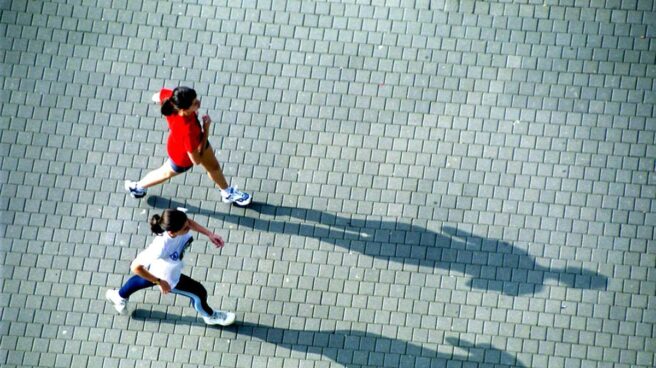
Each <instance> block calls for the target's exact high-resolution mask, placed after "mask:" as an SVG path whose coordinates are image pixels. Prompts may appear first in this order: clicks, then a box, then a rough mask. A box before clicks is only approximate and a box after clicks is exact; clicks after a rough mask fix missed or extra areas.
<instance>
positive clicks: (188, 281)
mask: <svg viewBox="0 0 656 368" xmlns="http://www.w3.org/2000/svg"><path fill="white" fill-rule="evenodd" d="M153 286H155V284H153V283H152V282H150V281H148V280H146V279H144V278H143V277H141V276H138V275H134V276H132V277H130V279H129V280H128V281H127V282H126V283H125V284H124V285H123V287H122V288H121V289H120V290H119V291H118V295H120V296H121V298H123V299H128V298H130V295H132V294H134V293H135V292H137V291H139V290H142V289H146V288H149V287H153ZM171 292H172V293H174V294H179V295H183V296H186V297H187V298H189V299H191V305H193V306H194V309H195V310H196V311H197V312H198V313H200V314H201V315H203V316H204V317H209V316H211V315H212V313H214V310H213V309H212V308H211V307H210V306H209V305H208V304H207V290H205V287H203V285H201V283H200V282H198V281H196V280H194V279H192V278H191V277H189V276H187V275H180V281H178V284H177V285H175V288H174V289H172V290H171Z"/></svg>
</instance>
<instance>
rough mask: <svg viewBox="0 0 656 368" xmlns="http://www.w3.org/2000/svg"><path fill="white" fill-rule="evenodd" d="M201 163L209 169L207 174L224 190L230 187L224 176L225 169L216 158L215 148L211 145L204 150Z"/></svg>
mask: <svg viewBox="0 0 656 368" xmlns="http://www.w3.org/2000/svg"><path fill="white" fill-rule="evenodd" d="M200 164H201V165H203V167H204V168H205V170H207V176H209V177H210V179H212V181H213V182H214V183H216V185H217V186H218V187H219V188H221V189H222V190H225V189H228V182H227V181H226V178H225V176H223V170H221V165H219V161H217V160H216V156H215V155H214V149H213V148H212V146H211V145H210V146H209V147H207V148H206V149H205V150H203V153H202V155H201V157H200Z"/></svg>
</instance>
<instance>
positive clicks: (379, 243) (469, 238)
mask: <svg viewBox="0 0 656 368" xmlns="http://www.w3.org/2000/svg"><path fill="white" fill-rule="evenodd" d="M148 204H149V205H150V206H152V207H155V208H175V207H185V208H187V210H188V211H189V212H191V213H195V214H202V215H206V216H208V217H212V218H215V219H218V220H222V221H224V222H227V223H232V224H236V225H239V226H241V227H245V228H249V229H253V230H259V231H266V232H274V233H279V234H286V235H297V236H305V237H310V238H315V239H318V240H320V241H322V242H326V243H329V244H333V245H335V246H338V247H341V248H344V249H346V250H349V251H354V252H359V253H361V254H365V255H367V256H370V257H373V258H376V259H383V260H386V261H390V262H399V263H403V264H412V265H417V266H423V267H430V268H434V269H435V268H438V269H443V270H447V271H449V270H450V271H456V272H459V273H462V274H465V275H468V276H469V277H471V279H470V280H469V281H468V285H469V286H470V287H472V288H474V289H482V290H489V291H496V292H500V293H503V294H506V295H510V296H519V295H531V294H535V293H538V292H540V291H541V290H542V289H543V288H544V286H545V282H546V281H547V280H555V281H557V282H559V283H561V284H564V285H566V286H568V287H574V288H579V289H599V290H604V289H605V288H606V286H607V284H608V278H607V277H606V276H605V275H603V274H599V273H597V272H595V271H591V270H587V269H584V268H577V267H563V268H557V267H547V266H542V265H539V264H537V262H536V261H535V258H534V257H533V256H531V255H530V254H528V252H526V251H525V250H524V249H521V248H519V247H516V246H514V245H513V244H511V243H509V242H506V241H503V240H498V239H489V238H484V237H480V236H478V235H475V234H472V233H469V232H466V231H463V230H459V229H456V228H454V227H450V226H443V227H441V229H439V230H432V229H426V228H423V227H420V226H416V225H412V224H407V223H404V222H397V221H383V220H370V219H355V218H347V217H341V216H337V215H334V214H332V213H329V212H325V211H319V210H315V209H310V208H294V207H285V206H274V205H269V204H266V203H252V204H251V205H250V206H249V207H248V208H247V209H245V210H243V211H244V212H243V214H239V215H236V214H228V213H222V212H213V211H208V210H204V209H201V208H199V207H196V206H193V205H190V204H185V203H181V202H177V201H174V200H170V199H166V198H162V197H158V196H151V197H149V198H148ZM237 211H242V210H237Z"/></svg>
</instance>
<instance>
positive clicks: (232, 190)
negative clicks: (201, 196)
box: [144, 187, 253, 207]
mask: <svg viewBox="0 0 656 368" xmlns="http://www.w3.org/2000/svg"><path fill="white" fill-rule="evenodd" d="M144 195H145V194H144ZM221 198H222V199H223V203H234V204H236V205H237V206H241V207H244V206H248V205H249V204H251V201H252V200H253V197H251V195H250V194H248V193H246V192H242V191H240V190H238V189H237V187H228V189H226V190H222V191H221Z"/></svg>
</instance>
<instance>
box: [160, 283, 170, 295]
mask: <svg viewBox="0 0 656 368" xmlns="http://www.w3.org/2000/svg"><path fill="white" fill-rule="evenodd" d="M159 290H161V291H162V294H168V293H170V292H171V285H169V283H168V282H166V281H165V280H159Z"/></svg>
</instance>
